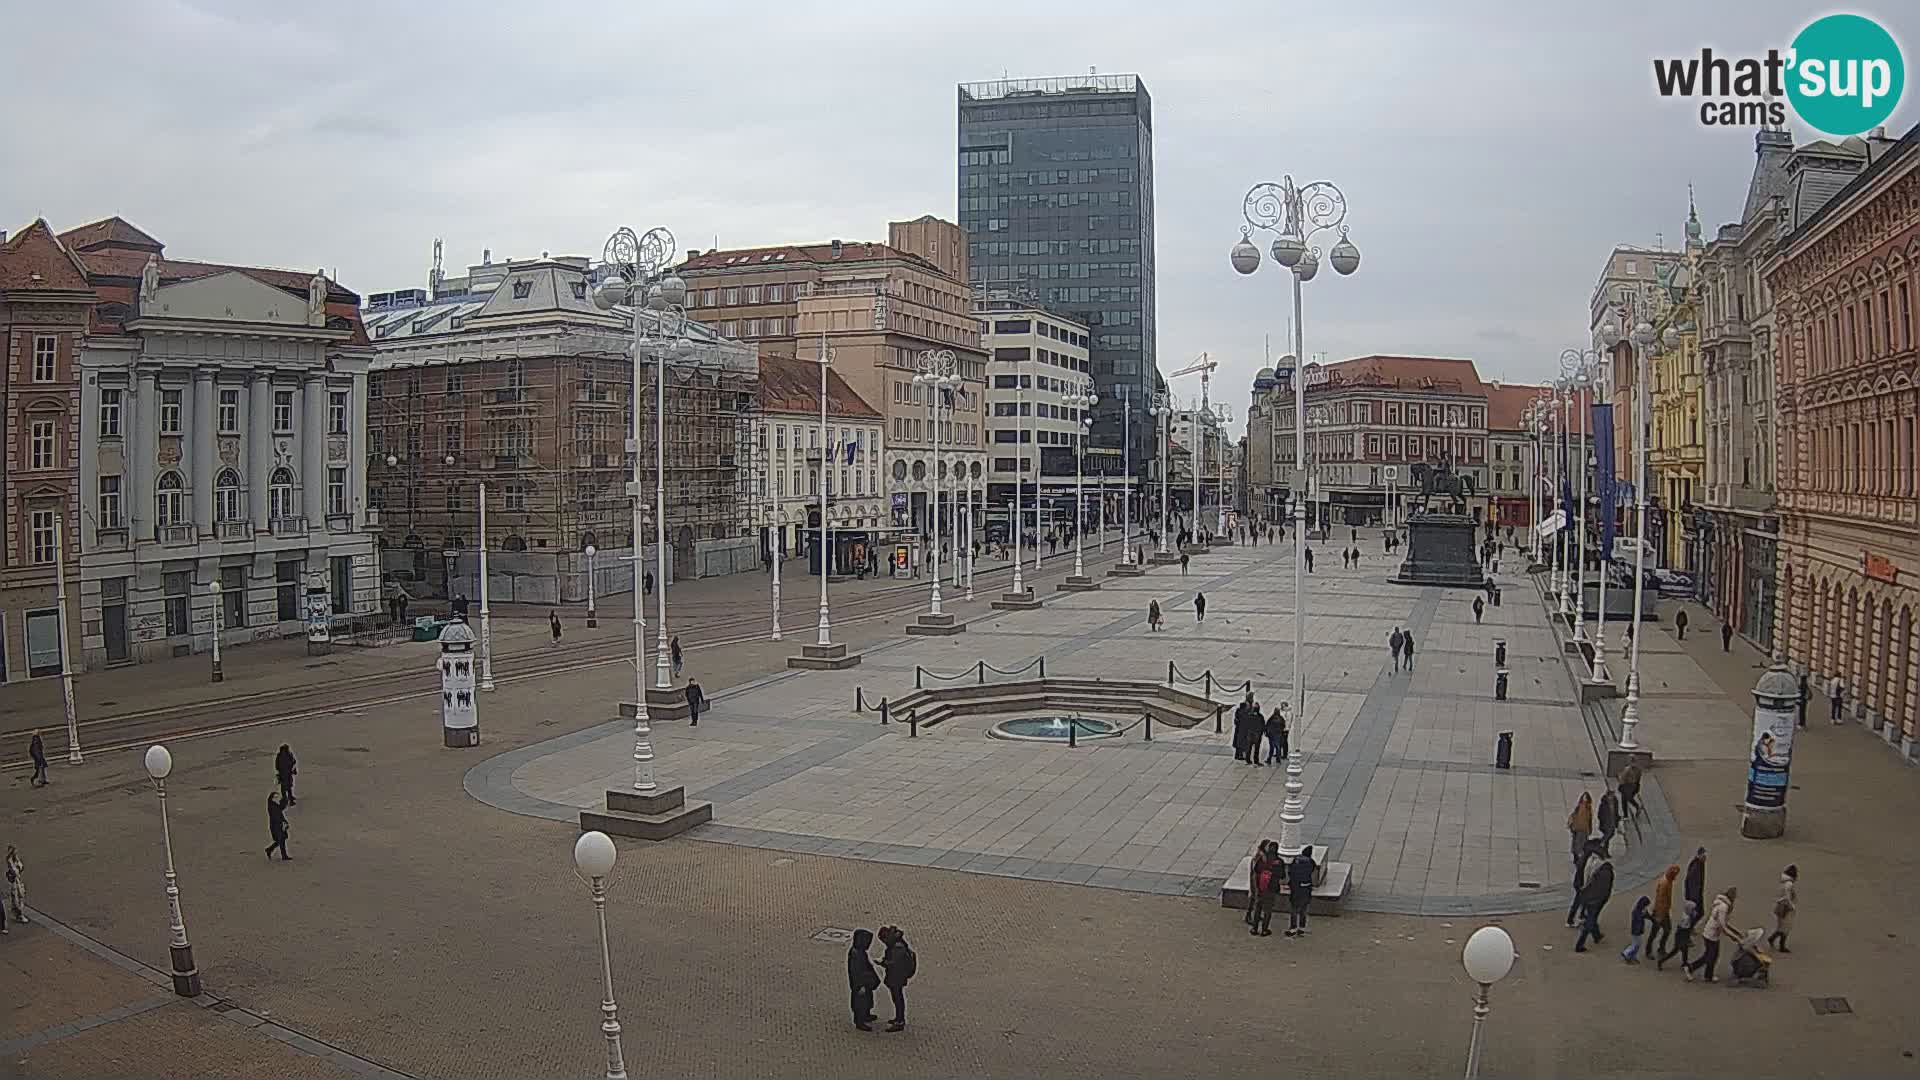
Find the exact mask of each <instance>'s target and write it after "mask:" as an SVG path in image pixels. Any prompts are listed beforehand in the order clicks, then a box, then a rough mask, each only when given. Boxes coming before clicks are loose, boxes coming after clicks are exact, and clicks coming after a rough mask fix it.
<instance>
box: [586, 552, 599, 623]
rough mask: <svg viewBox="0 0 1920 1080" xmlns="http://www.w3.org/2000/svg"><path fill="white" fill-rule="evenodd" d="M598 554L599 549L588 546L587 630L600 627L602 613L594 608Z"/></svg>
mask: <svg viewBox="0 0 1920 1080" xmlns="http://www.w3.org/2000/svg"><path fill="white" fill-rule="evenodd" d="M598 554H600V549H599V548H596V547H594V546H593V545H592V544H588V545H587V629H589V630H591V629H593V628H594V627H596V626H599V625H600V613H599V612H598V611H596V610H595V609H594V606H593V602H594V593H593V557H594V556H595V555H598Z"/></svg>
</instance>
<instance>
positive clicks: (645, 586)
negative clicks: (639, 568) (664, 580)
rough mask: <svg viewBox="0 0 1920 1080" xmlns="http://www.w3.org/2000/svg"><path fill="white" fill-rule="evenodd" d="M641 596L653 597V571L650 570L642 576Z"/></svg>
mask: <svg viewBox="0 0 1920 1080" xmlns="http://www.w3.org/2000/svg"><path fill="white" fill-rule="evenodd" d="M640 595H642V596H652V595H653V571H651V570H648V571H647V572H646V573H644V574H642V575H641V576H640Z"/></svg>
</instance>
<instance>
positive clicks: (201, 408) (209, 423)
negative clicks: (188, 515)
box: [187, 368, 219, 539]
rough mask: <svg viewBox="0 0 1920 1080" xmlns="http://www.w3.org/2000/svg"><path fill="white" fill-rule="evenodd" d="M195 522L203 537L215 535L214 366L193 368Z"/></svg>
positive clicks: (215, 425) (215, 426) (192, 429)
mask: <svg viewBox="0 0 1920 1080" xmlns="http://www.w3.org/2000/svg"><path fill="white" fill-rule="evenodd" d="M190 425H191V426H189V427H188V429H187V430H188V431H191V432H192V433H193V524H194V526H195V527H196V528H197V529H198V530H199V533H200V536H201V537H202V538H203V539H204V538H206V537H209V536H212V535H213V462H214V453H213V438H214V429H215V428H217V427H218V426H219V425H218V424H217V423H216V422H215V420H214V415H213V369H212V368H195V369H194V371H193V416H192V417H191V418H190Z"/></svg>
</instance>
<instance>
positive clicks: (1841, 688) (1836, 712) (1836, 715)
mask: <svg viewBox="0 0 1920 1080" xmlns="http://www.w3.org/2000/svg"><path fill="white" fill-rule="evenodd" d="M1827 696H1828V697H1829V698H1830V699H1832V701H1833V722H1834V723H1836V724H1838V723H1840V722H1841V721H1840V712H1841V710H1842V709H1843V708H1844V707H1845V706H1846V703H1847V684H1846V683H1845V682H1843V681H1841V679H1840V676H1838V675H1835V676H1834V677H1833V681H1832V682H1830V683H1828V684H1827Z"/></svg>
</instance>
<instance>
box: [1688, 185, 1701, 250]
mask: <svg viewBox="0 0 1920 1080" xmlns="http://www.w3.org/2000/svg"><path fill="white" fill-rule="evenodd" d="M1687 246H1688V247H1690V248H1697V247H1699V246H1701V240H1700V211H1699V210H1698V209H1696V208H1695V207H1694V205H1693V185H1692V184H1691V183H1689V184H1688V185H1687Z"/></svg>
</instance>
